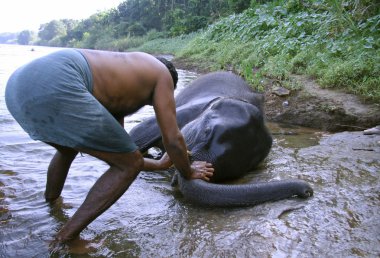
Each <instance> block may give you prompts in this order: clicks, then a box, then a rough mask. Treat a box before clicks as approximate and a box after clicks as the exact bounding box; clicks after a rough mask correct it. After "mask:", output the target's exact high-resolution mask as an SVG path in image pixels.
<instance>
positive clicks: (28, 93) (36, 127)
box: [5, 49, 137, 152]
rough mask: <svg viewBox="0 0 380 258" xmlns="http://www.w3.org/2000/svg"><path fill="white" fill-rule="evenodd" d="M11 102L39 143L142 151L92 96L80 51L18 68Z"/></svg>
mask: <svg viewBox="0 0 380 258" xmlns="http://www.w3.org/2000/svg"><path fill="white" fill-rule="evenodd" d="M5 101H6V105H7V108H8V110H9V111H10V113H11V114H12V116H13V117H14V118H15V119H16V121H17V122H18V123H19V124H20V126H21V127H22V128H23V129H24V130H25V131H26V132H27V133H28V134H29V135H30V137H31V138H32V139H34V140H39V141H43V142H48V143H55V144H59V145H62V146H67V147H71V148H79V149H92V150H98V151H106V152H132V151H135V150H137V146H136V145H135V143H134V142H133V141H132V139H131V138H130V136H129V135H128V133H127V132H126V131H125V130H124V128H123V127H122V126H121V125H120V124H119V122H118V121H117V120H116V119H115V118H114V117H113V116H112V114H111V113H110V112H109V111H108V110H107V109H106V108H105V107H104V106H103V105H102V104H100V102H99V101H98V100H97V99H96V98H95V97H94V96H93V95H92V74H91V70H90V67H89V65H88V62H87V60H86V59H85V57H84V56H83V55H82V54H81V53H80V52H79V51H78V50H75V49H65V50H59V51H56V52H53V53H51V54H48V55H46V56H44V57H41V58H38V59H36V60H34V61H32V62H30V63H28V64H26V65H24V66H22V67H20V68H19V69H17V70H16V71H15V72H14V73H13V74H12V75H11V77H10V78H9V80H8V82H7V86H6V90H5Z"/></svg>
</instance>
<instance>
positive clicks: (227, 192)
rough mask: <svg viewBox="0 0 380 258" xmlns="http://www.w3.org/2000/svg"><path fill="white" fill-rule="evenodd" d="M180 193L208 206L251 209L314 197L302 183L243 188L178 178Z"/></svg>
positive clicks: (242, 186)
mask: <svg viewBox="0 0 380 258" xmlns="http://www.w3.org/2000/svg"><path fill="white" fill-rule="evenodd" d="M178 183H179V187H180V191H181V192H182V194H183V195H184V196H185V198H186V199H188V200H190V201H192V202H194V203H197V204H201V205H207V206H220V207H223V206H224V207H231V206H252V205H256V204H259V203H263V202H267V201H277V200H281V199H285V198H289V197H293V196H298V197H301V198H307V197H310V196H312V195H313V189H312V188H311V186H310V185H309V184H308V183H306V182H304V181H302V180H283V181H273V182H265V183H255V184H246V185H222V184H213V183H208V182H205V181H203V180H200V179H196V180H186V179H185V178H183V177H182V176H179V178H178Z"/></svg>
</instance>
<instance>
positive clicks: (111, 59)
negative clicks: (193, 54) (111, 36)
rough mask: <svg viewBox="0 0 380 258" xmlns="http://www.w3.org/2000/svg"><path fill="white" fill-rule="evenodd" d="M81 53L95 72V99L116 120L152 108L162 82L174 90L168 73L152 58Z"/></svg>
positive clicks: (135, 55) (85, 51)
mask: <svg viewBox="0 0 380 258" xmlns="http://www.w3.org/2000/svg"><path fill="white" fill-rule="evenodd" d="M80 51H81V52H82V53H83V54H84V55H85V56H86V58H87V60H88V62H89V64H90V66H91V69H92V75H93V81H94V85H93V87H94V88H93V94H94V96H95V98H97V99H98V100H99V101H100V103H102V104H103V106H105V107H106V108H107V109H108V110H109V111H110V113H111V114H113V115H114V116H115V117H124V116H126V115H129V114H132V113H134V112H136V111H137V110H138V109H139V108H141V107H142V106H144V105H152V98H153V93H154V90H155V87H156V85H157V83H158V82H159V81H163V82H164V83H165V84H166V85H168V87H173V83H172V79H171V75H170V73H169V71H168V69H167V68H166V67H165V65H164V64H162V63H161V62H160V61H159V60H157V59H156V58H154V57H153V56H151V55H149V54H146V53H141V52H130V53H125V52H124V53H119V52H108V51H94V50H80Z"/></svg>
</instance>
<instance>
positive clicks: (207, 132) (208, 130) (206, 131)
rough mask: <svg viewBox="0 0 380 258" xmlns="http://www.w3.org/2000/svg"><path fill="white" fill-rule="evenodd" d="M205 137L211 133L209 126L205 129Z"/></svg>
mask: <svg viewBox="0 0 380 258" xmlns="http://www.w3.org/2000/svg"><path fill="white" fill-rule="evenodd" d="M204 132H205V135H208V134H209V133H210V132H211V128H210V127H209V126H207V127H206V128H205V131H204Z"/></svg>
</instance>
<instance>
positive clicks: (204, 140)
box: [130, 71, 313, 207]
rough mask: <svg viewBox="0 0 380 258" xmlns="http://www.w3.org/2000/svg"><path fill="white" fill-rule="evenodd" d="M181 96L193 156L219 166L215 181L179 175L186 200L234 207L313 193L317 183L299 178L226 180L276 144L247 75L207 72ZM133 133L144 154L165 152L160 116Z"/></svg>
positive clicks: (179, 108) (180, 113)
mask: <svg viewBox="0 0 380 258" xmlns="http://www.w3.org/2000/svg"><path fill="white" fill-rule="evenodd" d="M175 100H176V114H177V123H178V126H179V128H180V130H181V132H182V134H183V136H184V138H185V141H186V144H187V147H188V149H189V150H190V153H191V157H190V161H195V160H201V161H207V162H209V163H212V164H213V167H214V175H213V176H212V177H211V180H210V182H206V181H204V180H201V179H195V180H187V179H185V178H184V177H182V176H181V175H180V174H179V173H178V172H177V173H176V174H175V176H174V179H176V180H174V182H176V183H177V184H178V185H179V189H180V191H181V193H182V194H183V196H184V197H185V198H186V199H188V200H190V201H191V202H193V203H196V204H200V205H207V206H221V207H230V206H248V205H256V204H259V203H263V202H267V201H277V200H280V199H285V198H290V197H293V196H298V197H301V198H307V197H310V196H312V195H313V189H312V188H311V186H310V185H309V184H308V183H307V182H305V181H302V180H298V179H289V180H280V181H270V182H258V183H249V184H240V185H239V184H238V185H237V184H226V183H225V182H226V181H227V180H234V179H238V178H241V177H242V176H244V175H246V174H247V173H249V172H250V171H252V170H254V169H255V168H256V167H257V165H258V164H259V163H260V162H262V161H263V160H264V159H265V158H266V157H267V155H268V153H269V151H270V149H271V146H272V136H271V134H270V132H269V131H268V129H267V127H266V125H265V121H264V112H263V102H264V97H263V95H262V94H260V93H257V92H255V91H253V89H252V88H251V87H250V86H249V85H248V83H247V82H246V81H245V80H244V79H243V78H242V77H240V76H238V75H236V74H234V73H232V72H225V71H220V72H212V73H208V74H205V75H202V76H200V77H199V78H197V79H196V80H194V81H193V82H191V83H190V84H189V85H188V86H187V87H186V88H184V89H183V90H182V91H180V92H179V93H178V95H177V96H176V97H175ZM130 136H131V137H132V139H133V140H134V141H135V143H136V144H137V146H138V147H139V149H140V151H141V152H142V153H145V152H146V151H147V150H148V149H150V148H151V147H158V148H160V149H162V151H164V150H163V145H162V142H161V135H160V130H159V127H158V125H157V122H156V119H155V117H154V116H152V117H150V118H148V119H146V120H145V121H142V122H141V123H139V124H138V125H136V126H135V127H133V128H132V129H131V131H130Z"/></svg>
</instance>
